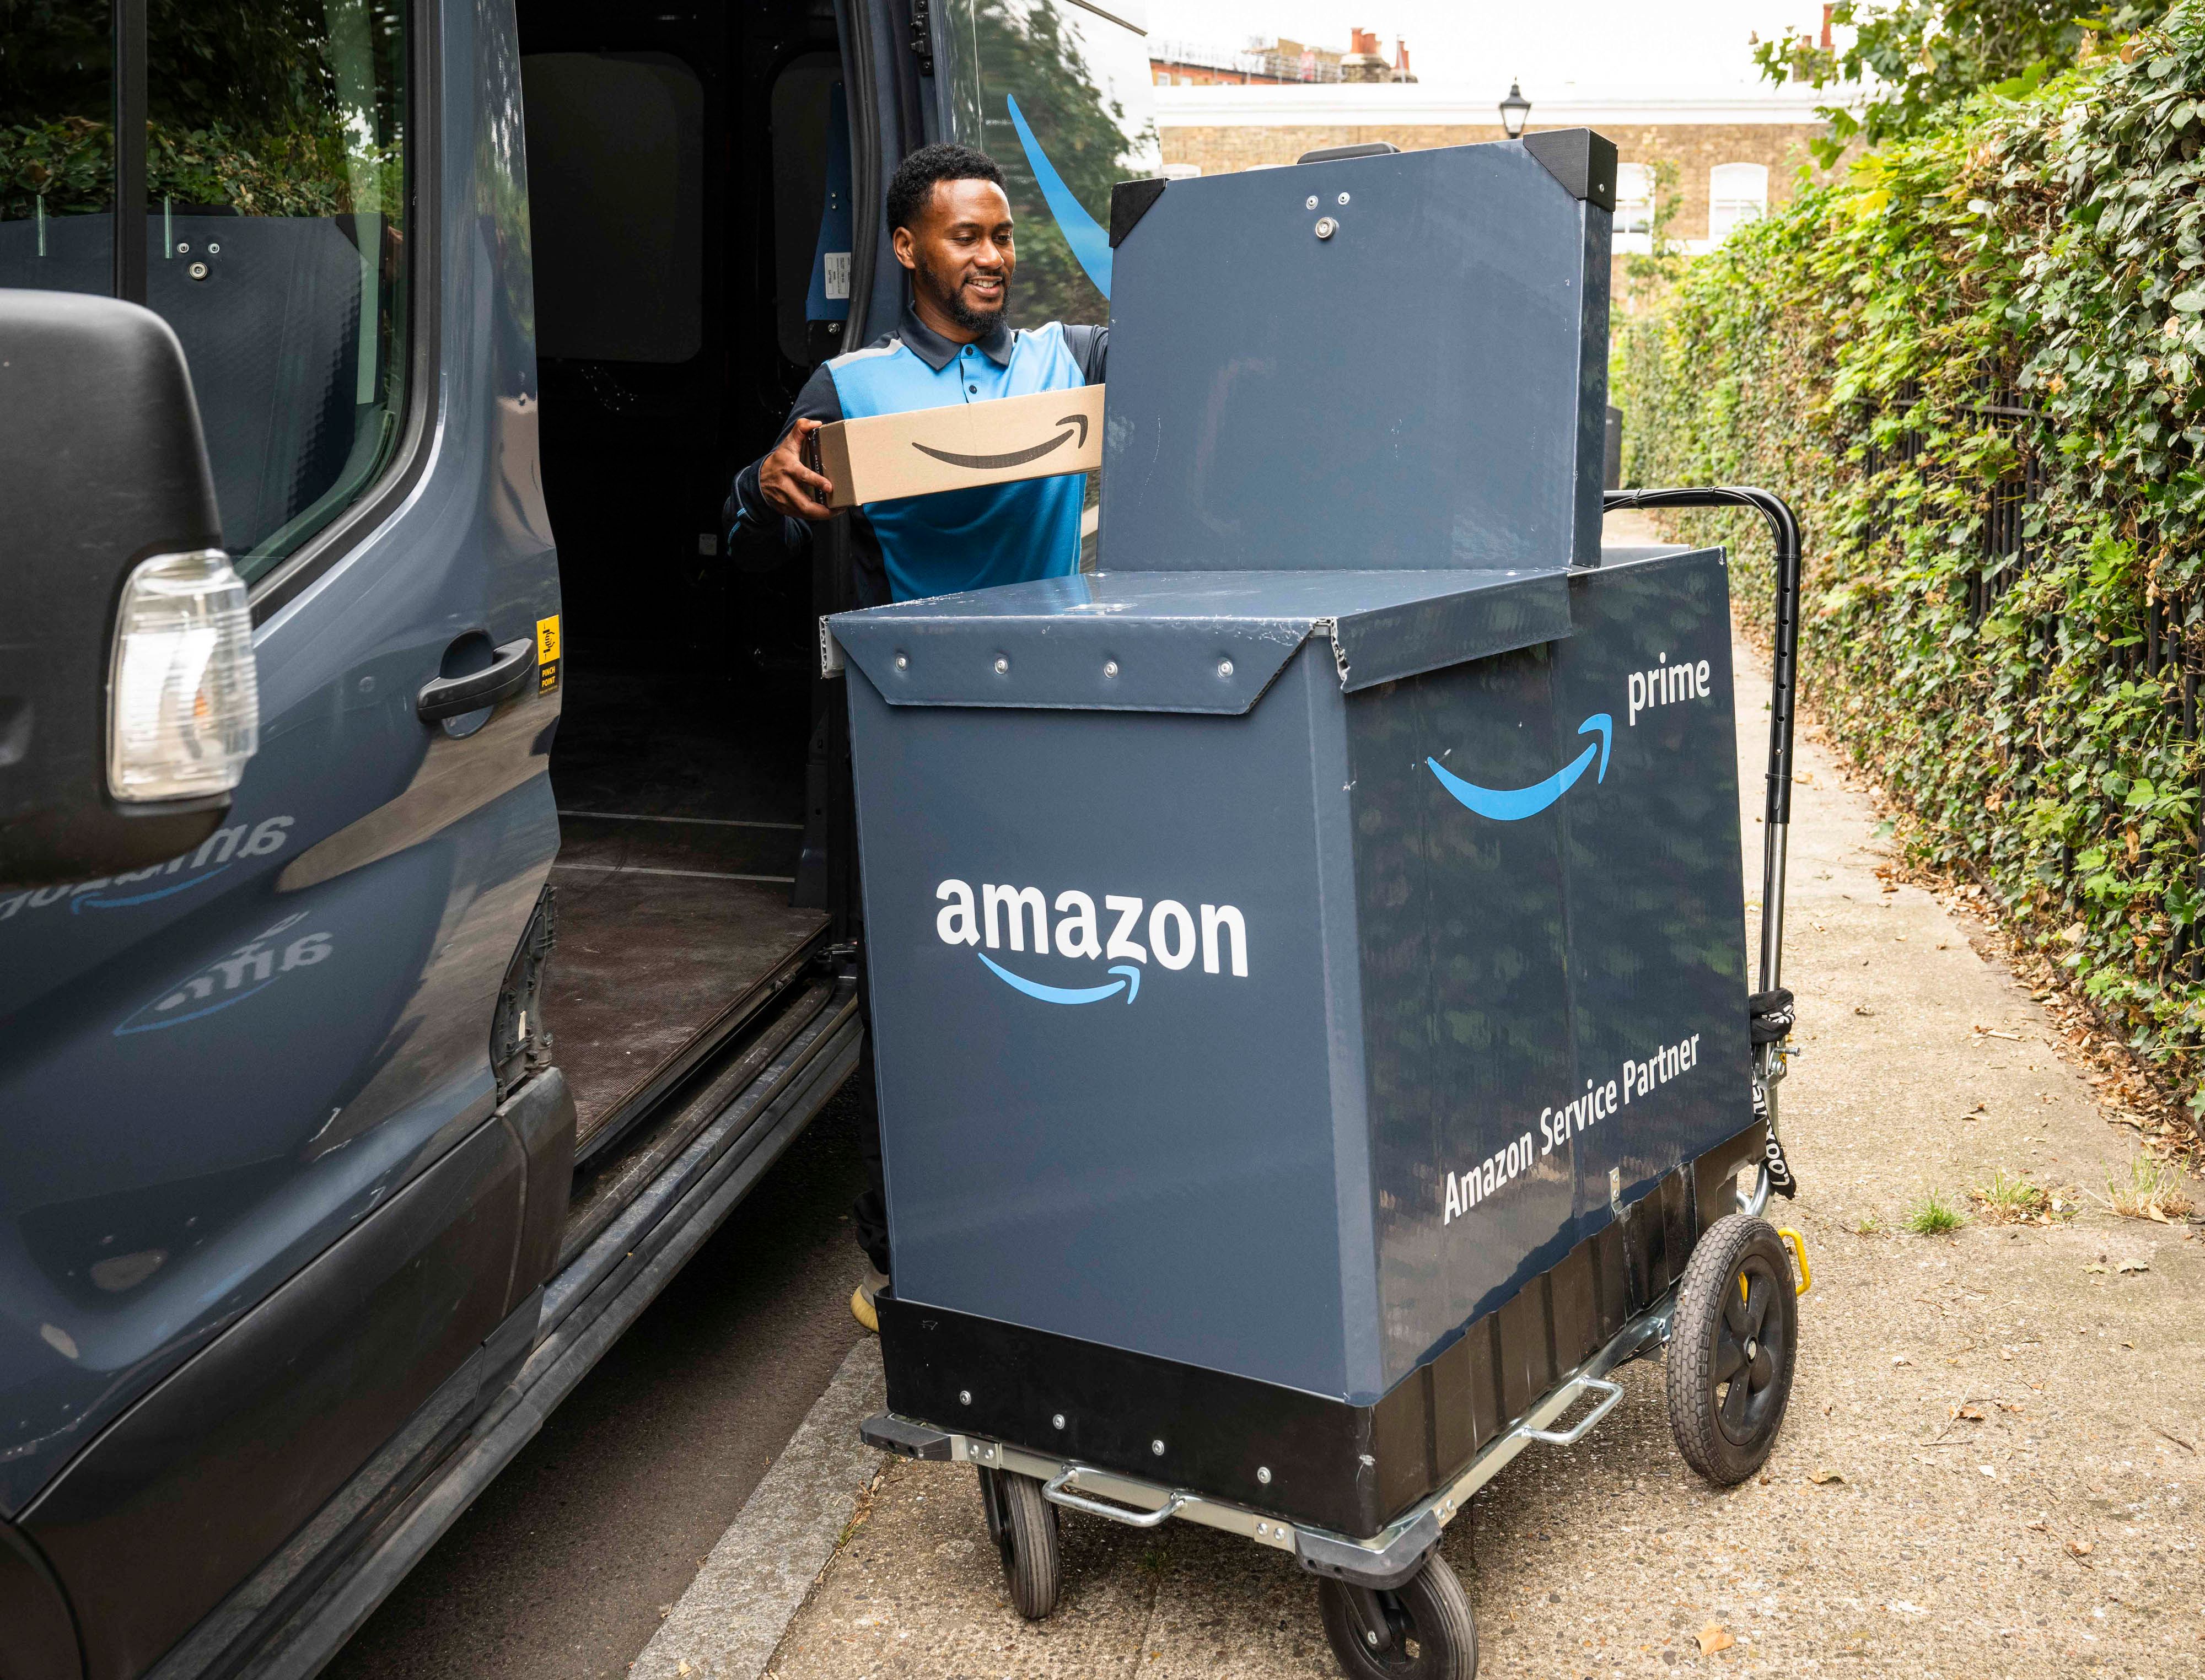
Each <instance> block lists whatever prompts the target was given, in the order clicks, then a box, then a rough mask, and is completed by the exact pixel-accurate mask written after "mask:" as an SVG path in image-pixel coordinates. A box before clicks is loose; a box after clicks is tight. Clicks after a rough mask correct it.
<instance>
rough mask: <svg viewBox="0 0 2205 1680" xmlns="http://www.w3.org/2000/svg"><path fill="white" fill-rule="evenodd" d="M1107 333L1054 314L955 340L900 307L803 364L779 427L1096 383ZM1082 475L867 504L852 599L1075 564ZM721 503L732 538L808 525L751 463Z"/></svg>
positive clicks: (980, 584) (1051, 573) (861, 513)
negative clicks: (872, 330) (857, 337)
mask: <svg viewBox="0 0 2205 1680" xmlns="http://www.w3.org/2000/svg"><path fill="white" fill-rule="evenodd" d="M1109 332H1110V329H1108V327H1090V326H1066V325H1064V324H1061V323H1059V322H1055V321H1052V322H1050V323H1049V324H1047V325H1045V326H1040V327H1032V328H1025V329H1019V330H1017V331H1013V330H1012V329H1008V328H1007V327H1002V326H998V327H997V328H996V330H995V331H994V333H992V334H991V335H990V336H988V337H987V338H984V339H983V340H981V341H979V342H978V343H977V344H963V345H960V344H953V343H951V342H950V341H948V340H947V339H945V338H943V337H942V336H941V335H939V334H937V333H936V332H935V331H933V330H932V329H930V328H929V327H928V326H927V325H926V324H924V322H922V321H920V320H919V318H918V316H917V315H915V314H913V313H912V312H911V311H909V310H906V311H905V312H904V318H903V324H902V325H901V327H900V329H898V330H897V331H895V332H894V333H890V334H889V335H886V336H885V337H883V338H881V339H878V340H877V341H874V342H873V343H871V344H869V345H867V346H866V347H865V348H864V349H862V350H853V351H852V352H850V353H848V354H847V355H842V356H836V357H835V358H834V359H832V360H830V361H828V362H826V363H824V364H823V365H821V366H820V368H819V369H818V370H817V371H816V372H814V373H813V374H812V376H811V379H810V380H809V381H808V382H807V383H805V387H804V389H803V390H802V391H801V392H799V394H798V395H797V399H796V403H795V406H794V407H793V408H792V409H791V410H790V412H789V416H788V424H787V425H784V426H783V427H782V436H784V437H785V436H787V434H788V430H789V427H790V426H793V425H794V424H795V423H796V422H797V421H798V420H799V419H813V420H820V421H825V422H830V423H831V422H833V421H835V420H842V419H861V418H865V417H867V416H871V415H875V414H901V413H908V412H910V411H911V410H912V409H915V408H946V407H949V406H950V405H952V404H954V403H960V402H988V401H993V400H994V399H995V398H997V397H1006V396H1027V395H1032V394H1033V393H1035V392H1037V391H1061V390H1067V389H1072V388H1073V387H1076V386H1080V385H1086V384H1091V383H1100V382H1101V381H1102V373H1103V362H1104V357H1105V354H1106V352H1107V349H1108V340H1109ZM1086 484H1087V480H1086V475H1085V473H1079V472H1072V473H1064V474H1061V475H1059V476H1058V477H1055V478H1029V479H1025V480H1024V481H1023V482H1021V483H1019V484H986V485H981V486H978V487H977V488H974V489H972V490H944V491H942V493H941V494H939V495H937V496H904V497H900V498H898V499H897V500H894V501H890V502H867V503H865V506H864V507H862V508H859V509H857V510H856V515H857V516H856V517H855V518H853V520H852V522H851V523H852V536H853V538H854V542H853V548H854V549H855V551H856V552H855V560H856V571H857V574H858V576H857V584H858V590H857V593H858V597H859V601H860V603H863V604H865V605H869V606H870V605H877V604H878V603H880V602H882V601H887V600H894V601H912V600H917V599H919V598H920V597H925V596H930V595H950V594H955V593H957V592H959V591H964V590H970V589H985V588H988V587H990V585H996V584H1016V583H1026V582H1029V581H1031V580H1032V579H1036V578H1058V577H1063V576H1066V575H1067V574H1069V573H1073V572H1076V571H1078V570H1079V514H1080V508H1081V504H1082V502H1084V500H1085V494H1086ZM726 513H727V522H728V541H729V543H730V544H731V545H732V544H734V543H743V542H749V541H755V540H757V538H758V537H760V536H764V535H767V534H769V533H772V534H775V535H778V536H780V537H782V540H783V541H789V540H798V541H800V540H804V537H805V536H806V535H808V533H805V532H803V525H804V521H802V520H800V519H789V520H786V521H784V520H783V519H782V516H781V515H780V514H778V513H775V512H774V511H773V510H772V509H771V508H769V507H768V506H767V505H766V502H765V497H764V493H763V492H762V491H761V490H759V488H758V463H757V462H753V463H752V464H751V465H750V466H746V467H745V468H744V469H743V470H742V472H740V473H739V474H738V475H736V478H735V483H734V490H733V492H732V493H731V494H730V495H729V496H728V507H727V510H726ZM784 525H793V526H796V527H797V528H798V529H797V531H784V530H781V529H779V528H780V527H782V526H784ZM869 574H870V575H869Z"/></svg>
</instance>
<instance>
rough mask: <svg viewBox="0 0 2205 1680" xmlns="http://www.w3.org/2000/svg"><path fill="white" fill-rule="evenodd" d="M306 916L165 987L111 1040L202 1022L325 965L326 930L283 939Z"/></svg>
mask: <svg viewBox="0 0 2205 1680" xmlns="http://www.w3.org/2000/svg"><path fill="white" fill-rule="evenodd" d="M305 920H306V911H297V912H295V913H294V914H292V915H289V916H286V917H283V918H282V920H281V921H279V922H276V923H274V924H273V925H271V926H270V927H267V928H264V929H262V930H261V931H260V932H259V933H257V934H255V935H253V937H252V938H251V939H248V940H247V941H245V943H244V944H242V945H241V946H239V947H237V948H236V949H235V951H231V952H229V953H226V954H225V955H223V956H221V957H217V959H215V960H214V961H212V962H211V963H209V964H207V965H205V967H204V968H202V969H200V970H199V971H198V972H197V973H196V974H193V975H188V976H187V977H185V978H184V979H182V980H180V981H178V982H176V983H175V985H173V986H170V987H169V988H166V989H164V990H163V992H162V994H161V995H160V996H158V997H157V998H155V999H154V1000H152V1002H151V1003H148V1004H147V1005H146V1006H145V1007H144V1008H142V1009H140V1010H139V1011H138V1012H136V1013H134V1015H132V1016H131V1017H130V1018H128V1020H126V1021H124V1022H123V1023H122V1024H121V1025H120V1026H118V1027H116V1029H115V1036H116V1037H117V1038H125V1037H128V1036H130V1035H131V1034H133V1033H140V1032H158V1031H160V1030H163V1028H167V1027H180V1026H182V1025H183V1024H185V1023H186V1022H187V1021H199V1020H204V1019H205V1018H206V1017H208V1016H210V1015H217V1014H220V1013H221V1012H223V1010H225V1009H228V1008H229V1007H230V1006H232V1005H234V1004H240V1003H242V1002H244V1001H245V1000H246V999H247V998H249V997H251V996H253V994H256V993H258V992H261V991H264V990H265V989H267V988H269V987H270V986H272V985H274V984H275V983H276V982H277V981H278V980H280V979H282V977H284V976H285V975H287V974H295V973H296V972H298V971H299V970H300V969H304V968H312V967H314V966H315V965H318V964H319V963H323V962H326V961H327V960H328V959H329V957H330V952H331V951H332V949H333V948H334V947H332V945H331V944H330V934H329V931H328V930H327V929H323V930H321V931H319V932H316V933H306V934H300V935H297V936H295V937H294V938H291V939H288V940H287V939H285V938H284V937H283V935H286V934H288V933H290V932H291V930H292V929H294V928H296V927H297V926H298V925H299V923H301V922H303V921H305Z"/></svg>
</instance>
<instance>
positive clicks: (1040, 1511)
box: [980, 1466, 1064, 1622]
mask: <svg viewBox="0 0 2205 1680" xmlns="http://www.w3.org/2000/svg"><path fill="white" fill-rule="evenodd" d="M980 1503H981V1505H984V1507H985V1508H986V1510H987V1512H988V1538H989V1539H990V1540H994V1541H995V1542H996V1551H997V1552H999V1553H1001V1557H1002V1559H1003V1579H1004V1581H1005V1582H1007V1583H1008V1585H1009V1587H1010V1589H1011V1606H1012V1607H1013V1609H1015V1610H1016V1611H1017V1612H1019V1615H1021V1616H1023V1617H1025V1618H1026V1620H1028V1621H1029V1622H1038V1621H1040V1620H1041V1618H1043V1617H1044V1616H1046V1615H1048V1614H1049V1612H1050V1611H1052V1610H1054V1609H1055V1608H1056V1594H1057V1590H1058V1588H1060V1587H1061V1585H1062V1584H1063V1580H1064V1574H1063V1570H1062V1567H1061V1564H1060V1563H1059V1561H1058V1556H1057V1547H1056V1507H1055V1505H1051V1504H1050V1503H1049V1501H1048V1500H1047V1499H1043V1498H1042V1496H1041V1483H1039V1482H1038V1481H1035V1480H1034V1479H1033V1478H1032V1477H1031V1476H1030V1475H1019V1474H1017V1473H1016V1472H1015V1471H1013V1470H996V1469H988V1468H987V1467H986V1466H982V1467H981V1470H980Z"/></svg>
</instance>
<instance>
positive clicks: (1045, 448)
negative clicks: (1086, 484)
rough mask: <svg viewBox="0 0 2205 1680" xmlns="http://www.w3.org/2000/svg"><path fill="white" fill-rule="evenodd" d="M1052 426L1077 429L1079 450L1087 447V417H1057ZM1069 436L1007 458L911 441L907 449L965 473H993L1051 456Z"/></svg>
mask: <svg viewBox="0 0 2205 1680" xmlns="http://www.w3.org/2000/svg"><path fill="white" fill-rule="evenodd" d="M1056 424H1059V425H1061V426H1078V427H1079V448H1083V449H1084V448H1086V447H1087V417H1086V416H1085V414H1066V415H1063V416H1061V418H1060V419H1058V420H1057V422H1056ZM1071 436H1072V434H1071V433H1070V432H1068V431H1061V432H1059V433H1057V435H1056V436H1054V437H1052V438H1050V439H1049V442H1046V443H1037V444H1035V445H1034V446H1033V448H1031V449H1013V450H1012V451H1011V452H1010V453H1009V454H1001V455H960V454H952V453H951V452H950V451H948V450H947V449H936V448H931V447H930V446H929V445H927V444H924V443H922V442H919V441H918V439H917V438H915V437H914V438H913V439H912V441H911V447H912V448H914V449H916V450H918V452H919V454H922V455H931V456H933V457H934V459H935V460H940V461H947V462H948V463H949V465H950V466H961V467H964V468H966V470H967V471H968V472H1000V471H1001V470H1002V469H1003V468H1004V467H1007V466H1025V464H1026V463H1027V462H1028V461H1034V460H1040V459H1041V458H1042V457H1043V455H1046V454H1053V453H1055V451H1056V450H1057V449H1059V448H1062V447H1063V445H1064V443H1065V442H1066V440H1067V439H1068V438H1069V437H1071Z"/></svg>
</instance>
